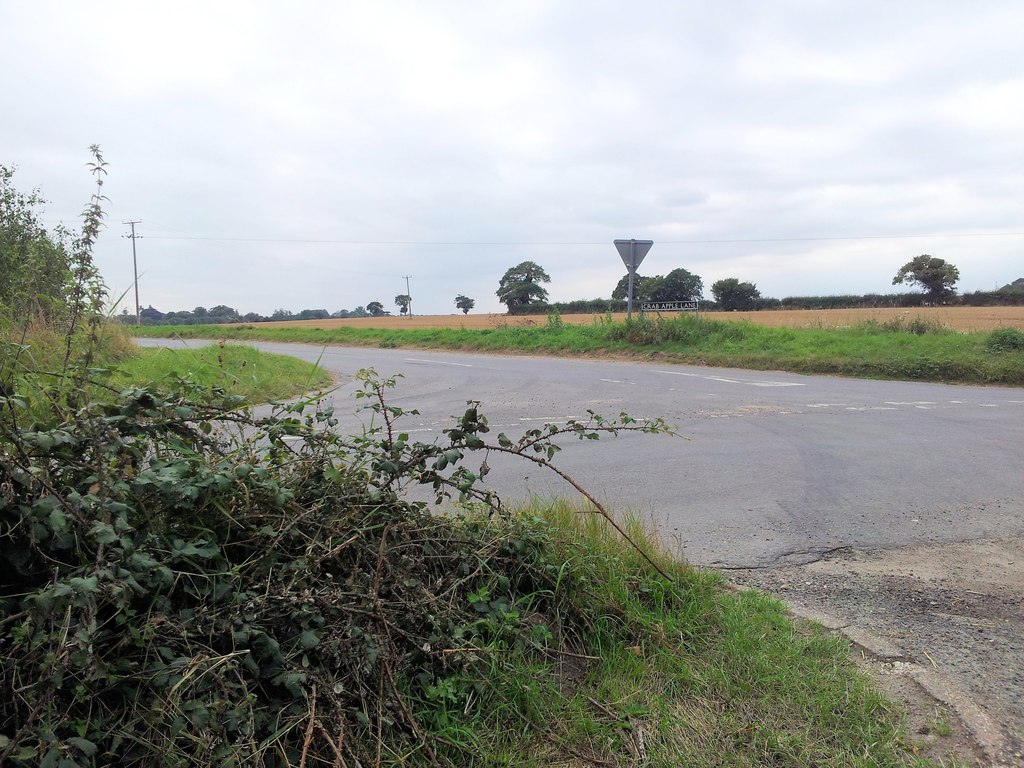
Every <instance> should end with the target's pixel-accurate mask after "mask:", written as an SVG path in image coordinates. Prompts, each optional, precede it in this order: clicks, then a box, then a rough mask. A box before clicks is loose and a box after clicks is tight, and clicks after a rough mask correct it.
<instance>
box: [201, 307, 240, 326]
mask: <svg viewBox="0 0 1024 768" xmlns="http://www.w3.org/2000/svg"><path fill="white" fill-rule="evenodd" d="M207 314H208V316H209V317H210V319H211V320H212V321H214V322H217V323H237V322H238V321H239V320H241V319H242V318H241V317H239V315H238V312H236V311H235V310H234V308H232V307H228V306H225V305H224V304H218V305H217V306H216V307H211V308H210V310H209V311H208V312H207Z"/></svg>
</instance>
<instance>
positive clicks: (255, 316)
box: [242, 312, 267, 323]
mask: <svg viewBox="0 0 1024 768" xmlns="http://www.w3.org/2000/svg"><path fill="white" fill-rule="evenodd" d="M266 319H267V318H265V317H264V316H263V315H261V314H260V313H259V312H246V313H245V314H244V315H242V322H244V323H262V322H263V321H264V320H266Z"/></svg>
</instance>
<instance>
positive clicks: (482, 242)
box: [126, 222, 1024, 246]
mask: <svg viewBox="0 0 1024 768" xmlns="http://www.w3.org/2000/svg"><path fill="white" fill-rule="evenodd" d="M126 223H127V222H126ZM942 237H950V238H953V237H956V238H962V237H1024V232H935V233H931V234H914V235H849V236H829V237H743V238H710V239H703V240H697V239H695V240H658V244H659V245H712V244H716V243H723V244H728V243H809V242H826V241H844V240H845V241H849V240H914V239H926V238H942ZM149 239H150V240H197V241H209V242H222V243H292V244H309V245H493V246H563V245H572V246H580V245H585V246H594V245H607V244H608V243H607V241H605V240H328V239H324V240H319V239H316V240H314V239H308V238H278V237H205V236H192V235H180V236H172V235H150V236H149Z"/></svg>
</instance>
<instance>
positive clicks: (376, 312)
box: [366, 301, 386, 317]
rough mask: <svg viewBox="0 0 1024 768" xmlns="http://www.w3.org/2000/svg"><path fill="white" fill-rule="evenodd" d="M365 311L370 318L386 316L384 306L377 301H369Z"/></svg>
mask: <svg viewBox="0 0 1024 768" xmlns="http://www.w3.org/2000/svg"><path fill="white" fill-rule="evenodd" d="M366 311H367V312H369V313H370V316H371V317H383V316H384V314H386V313H385V312H384V305H383V304H381V303H380V302H379V301H371V302H370V303H369V304H367V305H366Z"/></svg>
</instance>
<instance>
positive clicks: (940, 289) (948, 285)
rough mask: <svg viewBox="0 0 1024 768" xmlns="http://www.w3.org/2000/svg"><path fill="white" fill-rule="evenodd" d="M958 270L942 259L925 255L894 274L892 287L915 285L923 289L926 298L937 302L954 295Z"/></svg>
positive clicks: (958, 277)
mask: <svg viewBox="0 0 1024 768" xmlns="http://www.w3.org/2000/svg"><path fill="white" fill-rule="evenodd" d="M959 279H960V270H959V269H957V268H956V267H954V266H953V265H952V264H950V263H949V262H947V261H945V260H944V259H937V258H935V257H934V256H929V255H928V254H927V253H925V254H922V255H921V256H917V257H916V258H913V259H911V260H910V261H908V262H907V263H906V264H904V265H903V266H902V267H900V271H899V272H897V273H896V277H894V278H893V279H892V284H893V285H899V284H900V283H907V284H908V285H912V284H914V283H917V284H918V285H920V286H921V287H922V288H924V290H925V293H927V294H928V298H930V299H931V300H932V301H938V300H941V299H945V298H947V297H949V296H952V295H953V294H954V293H956V281H957V280H959Z"/></svg>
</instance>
